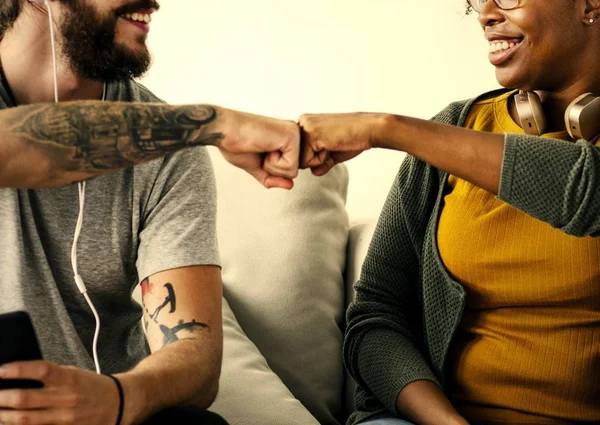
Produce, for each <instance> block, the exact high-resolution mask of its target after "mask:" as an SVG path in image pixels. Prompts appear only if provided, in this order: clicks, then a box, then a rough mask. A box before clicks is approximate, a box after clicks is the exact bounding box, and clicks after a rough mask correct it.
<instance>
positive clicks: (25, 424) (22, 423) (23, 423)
mask: <svg viewBox="0 0 600 425" xmlns="http://www.w3.org/2000/svg"><path fill="white" fill-rule="evenodd" d="M12 423H13V424H14V425H30V424H31V418H30V417H29V416H28V415H27V414H26V413H24V412H23V413H21V412H19V413H15V416H14V420H13V421H12Z"/></svg>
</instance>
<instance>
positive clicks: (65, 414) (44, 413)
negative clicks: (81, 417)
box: [0, 409, 73, 425]
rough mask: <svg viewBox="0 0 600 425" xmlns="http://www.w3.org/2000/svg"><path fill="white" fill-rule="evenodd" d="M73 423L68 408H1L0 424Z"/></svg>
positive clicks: (40, 424) (43, 424) (39, 424)
mask: <svg viewBox="0 0 600 425" xmlns="http://www.w3.org/2000/svg"><path fill="white" fill-rule="evenodd" d="M62 423H73V413H72V411H70V410H68V409H44V410H0V424H28V425H47V424H62Z"/></svg>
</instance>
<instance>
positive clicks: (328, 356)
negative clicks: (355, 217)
mask: <svg viewBox="0 0 600 425" xmlns="http://www.w3.org/2000/svg"><path fill="white" fill-rule="evenodd" d="M215 152H217V151H216V150H214V151H213V152H212V157H213V162H214V164H215V172H216V177H217V196H218V212H217V217H218V218H217V219H218V222H217V230H218V237H219V245H220V252H221V264H222V266H223V283H224V293H225V297H226V299H227V301H228V302H229V305H230V306H231V309H232V310H233V312H234V313H235V316H236V317H237V320H238V322H239V324H240V326H241V328H242V329H243V331H244V332H245V333H246V335H247V336H248V337H249V338H250V339H251V340H252V342H253V343H254V344H255V345H256V346H257V348H258V349H259V350H260V352H261V353H262V355H263V356H264V357H265V359H266V360H267V362H268V365H269V367H270V368H271V369H272V370H273V371H274V372H275V373H276V374H277V375H278V376H279V377H280V378H281V380H282V382H283V383H284V384H285V385H286V386H287V388H289V390H290V391H291V392H292V394H294V396H295V397H296V398H297V399H298V400H300V402H301V403H302V404H303V405H304V406H305V407H306V408H307V409H308V410H309V411H310V412H311V414H312V415H313V416H314V417H315V418H316V419H317V420H318V421H319V423H321V424H339V423H341V422H342V421H343V420H344V412H343V404H344V403H343V401H342V399H343V387H344V371H343V365H342V357H341V350H342V337H343V335H342V330H341V327H342V326H343V320H344V314H345V308H344V299H345V293H344V292H345V289H344V269H345V261H346V244H347V239H348V215H347V213H346V209H345V201H346V194H347V187H348V170H347V168H346V167H345V166H344V165H341V166H337V167H335V168H334V169H332V170H331V171H330V172H329V173H328V174H327V175H326V176H324V177H315V176H313V175H312V174H311V173H310V171H301V172H300V175H299V176H298V178H297V179H296V181H295V187H294V189H293V190H291V191H284V190H281V189H271V190H266V189H264V188H263V187H262V186H261V185H260V184H259V183H257V182H256V181H255V180H254V179H253V178H252V177H250V176H249V175H247V174H246V173H245V172H243V171H241V170H239V169H237V168H235V167H233V166H231V165H229V164H228V163H226V162H225V161H224V160H223V159H222V158H221V157H220V155H219V154H218V152H217V153H216V154H215ZM224 361H225V362H227V361H228V359H227V358H225V359H224ZM257 390H260V389H259V388H257ZM265 425H269V424H267V423H265ZM277 425H279V424H277Z"/></svg>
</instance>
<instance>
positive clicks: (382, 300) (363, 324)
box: [344, 90, 600, 425]
mask: <svg viewBox="0 0 600 425" xmlns="http://www.w3.org/2000/svg"><path fill="white" fill-rule="evenodd" d="M503 92H505V90H499V91H498V90H496V91H493V92H489V93H486V94H484V95H482V96H480V97H478V98H477V99H471V100H469V101H461V102H455V103H452V104H450V105H449V106H448V107H447V108H446V109H444V110H443V111H442V112H440V113H439V114H438V115H436V116H435V117H434V118H433V121H436V122H440V123H445V124H452V125H457V126H462V125H463V124H464V122H465V119H466V116H467V113H468V111H469V108H470V106H471V104H472V103H473V102H474V101H475V100H478V99H482V98H489V97H493V96H498V95H499V94H501V93H503ZM447 177H448V173H446V172H443V171H440V170H437V169H435V168H434V167H432V166H431V165H429V164H426V163H424V162H422V161H420V160H419V159H417V158H415V157H412V156H407V158H406V160H405V161H404V162H403V164H402V166H401V167H400V170H399V172H398V175H397V177H396V180H395V181H394V184H393V186H392V188H391V190H390V193H389V195H388V198H387V201H386V203H385V205H384V207H383V210H382V212H381V215H380V217H379V221H378V223H377V227H376V229H375V233H374V235H373V239H372V241H371V245H370V247H369V251H368V254H367V257H366V259H365V261H364V264H363V267H362V272H361V276H360V280H359V281H358V282H357V283H356V284H355V289H356V299H355V301H354V302H353V303H352V304H351V305H350V307H349V309H348V312H347V328H346V335H345V340H344V363H345V366H346V368H347V369H348V371H349V372H350V374H351V375H352V377H353V378H354V380H355V381H356V383H357V390H356V394H355V402H356V408H357V411H356V412H355V413H354V414H352V415H351V416H350V418H349V420H348V424H349V425H353V424H355V423H358V422H360V421H362V420H364V419H365V418H368V417H370V416H373V415H375V414H378V413H383V412H386V411H390V412H396V409H395V404H396V398H397V396H398V394H399V393H400V391H401V390H402V388H404V386H405V385H407V384H409V383H410V382H413V381H416V380H423V379H425V380H431V381H434V382H437V383H438V384H439V385H440V386H442V387H443V384H444V363H445V359H446V355H447V353H448V348H449V346H450V342H451V340H452V337H453V335H454V333H455V331H456V328H457V326H458V324H459V322H460V320H461V317H462V313H463V309H464V306H465V291H464V289H463V288H462V286H461V285H460V284H459V283H458V282H456V281H455V280H454V279H452V278H451V277H450V275H449V274H448V272H447V271H446V270H445V268H444V266H443V264H442V261H441V259H440V256H439V253H438V248H437V243H436V235H437V224H438V220H439V215H440V212H441V209H442V206H443V192H444V186H445V183H446V179H447ZM599 188H600V147H596V146H594V145H592V144H590V143H588V142H586V141H584V140H579V141H577V142H576V143H569V142H565V141H561V140H554V139H548V138H541V137H534V136H527V135H522V134H521V135H518V134H506V136H505V150H504V160H503V166H502V175H501V181H500V190H499V194H498V198H499V199H501V200H502V201H504V202H507V203H508V204H510V205H512V206H513V207H515V208H518V209H520V210H522V211H524V212H525V213H527V214H529V215H530V216H532V217H535V218H537V219H539V220H542V221H544V222H547V223H549V224H550V225H552V226H553V227H556V228H559V229H561V230H562V231H563V232H565V233H567V234H570V235H575V236H587V235H591V236H598V235H600V193H599Z"/></svg>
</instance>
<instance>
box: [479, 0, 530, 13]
mask: <svg viewBox="0 0 600 425" xmlns="http://www.w3.org/2000/svg"><path fill="white" fill-rule="evenodd" d="M486 1H487V0H467V2H468V3H469V6H471V7H472V8H473V10H474V11H475V12H477V13H479V12H481V6H482V5H483V4H484V3H485V2H486ZM494 3H496V6H498V7H499V8H500V9H502V10H510V9H514V8H516V7H517V6H518V5H519V0H494Z"/></svg>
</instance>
